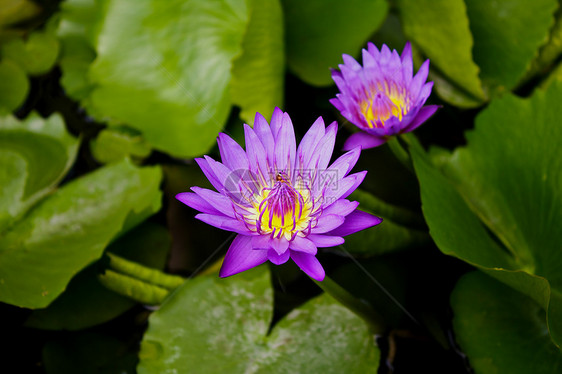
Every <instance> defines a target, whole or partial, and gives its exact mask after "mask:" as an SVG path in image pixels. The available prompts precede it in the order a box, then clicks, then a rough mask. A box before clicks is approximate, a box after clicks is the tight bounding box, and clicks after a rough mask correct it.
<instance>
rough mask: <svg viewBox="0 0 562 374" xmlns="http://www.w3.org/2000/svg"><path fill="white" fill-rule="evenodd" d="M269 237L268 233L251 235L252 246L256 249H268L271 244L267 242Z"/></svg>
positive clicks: (269, 239)
mask: <svg viewBox="0 0 562 374" xmlns="http://www.w3.org/2000/svg"><path fill="white" fill-rule="evenodd" d="M270 241H271V238H270V237H269V235H255V236H252V248H254V249H256V250H261V249H270V248H271V244H270V243H269V242H270Z"/></svg>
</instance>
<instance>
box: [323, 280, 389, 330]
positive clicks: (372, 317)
mask: <svg viewBox="0 0 562 374" xmlns="http://www.w3.org/2000/svg"><path fill="white" fill-rule="evenodd" d="M314 283H316V285H318V287H320V288H321V289H322V290H323V291H324V292H326V293H327V294H328V295H330V296H332V297H333V298H334V299H336V300H337V301H338V302H339V303H340V304H342V305H343V306H345V307H346V308H348V309H349V310H351V311H352V312H353V313H355V314H356V315H357V316H358V317H360V318H361V319H362V320H364V321H365V322H366V323H367V324H368V325H369V328H370V329H371V331H372V332H373V333H374V334H377V335H382V334H383V332H384V331H385V324H384V322H383V319H382V317H381V316H380V315H379V314H378V313H377V312H376V311H375V310H374V309H373V308H372V307H371V306H370V305H368V304H367V303H366V302H364V301H362V300H359V299H358V298H356V297H355V296H353V295H352V294H351V293H349V292H348V291H347V290H346V289H344V288H343V287H341V286H340V285H339V284H337V283H336V282H334V281H333V280H332V279H331V278H329V277H325V278H324V280H323V281H322V282H319V281H316V280H314Z"/></svg>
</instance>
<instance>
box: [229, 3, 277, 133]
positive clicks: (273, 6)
mask: <svg viewBox="0 0 562 374" xmlns="http://www.w3.org/2000/svg"><path fill="white" fill-rule="evenodd" d="M249 8H250V20H249V21H248V26H247V30H246V34H245V36H244V41H243V42H242V55H241V56H240V57H238V58H237V59H236V60H234V65H233V67H232V81H231V87H230V92H231V96H232V102H233V103H234V104H235V105H238V106H240V107H241V108H242V111H241V113H240V117H241V118H242V119H243V120H244V121H246V122H247V123H253V122H254V116H255V115H256V112H259V113H261V114H262V115H263V116H265V117H266V118H271V115H272V114H273V109H274V108H275V107H276V106H277V107H281V106H282V104H283V92H284V87H283V82H284V75H285V45H284V40H283V11H282V9H281V4H280V2H279V0H250V1H249Z"/></svg>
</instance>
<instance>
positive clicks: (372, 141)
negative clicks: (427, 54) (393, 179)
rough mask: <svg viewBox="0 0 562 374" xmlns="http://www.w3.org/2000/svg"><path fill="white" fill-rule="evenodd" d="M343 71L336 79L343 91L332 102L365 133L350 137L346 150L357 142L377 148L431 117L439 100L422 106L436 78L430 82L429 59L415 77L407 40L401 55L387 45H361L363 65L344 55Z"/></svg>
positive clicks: (337, 72)
mask: <svg viewBox="0 0 562 374" xmlns="http://www.w3.org/2000/svg"><path fill="white" fill-rule="evenodd" d="M343 61H344V64H343V65H339V68H340V70H339V71H338V70H332V78H333V79H334V82H335V83H336V85H337V86H338V88H339V89H340V93H338V94H337V95H336V98H334V99H331V100H330V102H331V103H332V104H333V105H334V106H335V107H336V108H337V109H338V110H339V111H340V112H341V114H342V115H343V116H344V117H345V118H347V119H348V120H349V122H351V123H353V124H354V125H355V126H357V127H359V128H360V129H361V130H362V132H358V133H355V134H353V135H351V136H350V137H349V139H347V141H346V142H345V144H344V150H350V149H353V148H355V147H357V146H361V147H362V148H363V149H366V148H373V147H377V146H379V145H381V144H383V143H385V142H386V141H387V140H388V139H389V138H390V137H391V136H393V135H397V134H401V133H405V132H410V131H412V130H414V129H415V128H416V127H418V126H419V125H421V124H422V123H424V122H425V121H426V120H427V119H428V118H429V117H431V116H432V115H433V114H434V113H435V111H436V110H437V108H438V107H439V106H438V105H427V106H424V104H425V101H426V100H427V98H428V97H429V95H430V94H431V89H432V88H433V82H428V83H426V80H427V74H428V72H429V60H426V61H425V62H424V63H423V64H422V66H421V67H420V69H419V70H418V72H417V74H416V75H415V76H413V64H412V47H411V45H410V42H408V43H406V46H405V47H404V50H403V51H402V55H401V56H400V55H398V52H397V51H396V50H392V52H391V51H390V49H389V48H388V47H387V46H386V45H385V44H383V46H382V48H381V50H380V52H379V50H378V49H377V47H375V45H374V44H373V43H369V44H368V49H367V50H365V49H363V66H361V65H360V64H359V63H358V62H357V61H355V59H353V57H351V56H348V55H343Z"/></svg>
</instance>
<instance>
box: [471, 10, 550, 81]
mask: <svg viewBox="0 0 562 374" xmlns="http://www.w3.org/2000/svg"><path fill="white" fill-rule="evenodd" d="M466 7H467V13H468V18H469V19H470V29H471V31H472V36H473V38H474V49H473V54H474V61H475V62H476V63H477V64H478V66H479V67H480V79H482V81H483V82H484V83H485V84H486V85H487V86H488V87H490V88H491V89H493V90H500V91H502V90H505V89H508V90H509V89H512V88H514V87H515V86H516V84H517V83H518V82H519V81H520V80H521V78H523V76H524V75H525V72H526V71H527V69H528V68H529V66H530V64H531V62H532V61H533V59H534V58H535V56H536V55H537V53H538V50H539V48H540V47H541V46H542V45H543V44H545V43H546V42H547V41H548V36H549V31H550V29H551V27H552V26H553V25H554V12H555V11H556V9H557V8H558V1H556V0H537V1H532V2H529V1H526V0H497V1H493V2H490V1H488V0H466ZM521 30H525V32H524V33H522V32H521Z"/></svg>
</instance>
